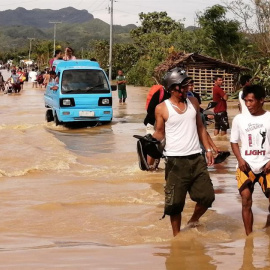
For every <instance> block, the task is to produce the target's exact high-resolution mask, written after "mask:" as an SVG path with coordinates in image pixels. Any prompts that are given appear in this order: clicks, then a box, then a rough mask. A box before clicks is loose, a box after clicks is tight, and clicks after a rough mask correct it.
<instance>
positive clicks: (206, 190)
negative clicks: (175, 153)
mask: <svg viewBox="0 0 270 270" xmlns="http://www.w3.org/2000/svg"><path fill="white" fill-rule="evenodd" d="M165 179H166V186H165V209H164V215H170V216H172V215H177V214H180V213H181V212H182V211H183V208H184V205H185V200H186V195H187V192H188V193H189V195H190V198H191V200H193V201H195V202H197V203H199V204H200V205H202V206H205V207H207V208H208V207H211V206H212V203H213V201H214V200H215V193H214V189H213V184H212V181H211V179H210V176H209V173H208V170H207V166H206V162H205V159H204V157H203V156H202V155H201V154H194V155H190V156H186V157H168V159H167V163H166V168H165Z"/></svg>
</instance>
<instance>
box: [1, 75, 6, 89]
mask: <svg viewBox="0 0 270 270" xmlns="http://www.w3.org/2000/svg"><path fill="white" fill-rule="evenodd" d="M0 90H2V91H5V80H4V77H3V75H2V73H1V72H0Z"/></svg>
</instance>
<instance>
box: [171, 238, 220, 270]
mask: <svg viewBox="0 0 270 270" xmlns="http://www.w3.org/2000/svg"><path fill="white" fill-rule="evenodd" d="M176 269H183V270H184V269H186V270H187V269H191V270H193V269H194V270H197V269H209V270H211V269H217V266H216V265H213V262H212V258H211V256H209V255H207V250H206V248H205V246H204V245H203V244H202V243H200V242H199V241H197V240H196V238H193V239H189V240H188V241H187V240H181V239H178V240H174V241H173V242H172V243H171V246H170V253H169V256H168V257H167V258H166V270H176Z"/></svg>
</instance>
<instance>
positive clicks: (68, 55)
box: [63, 47, 76, 61]
mask: <svg viewBox="0 0 270 270" xmlns="http://www.w3.org/2000/svg"><path fill="white" fill-rule="evenodd" d="M75 59H76V57H75V56H74V50H73V49H72V48H71V47H67V48H66V49H65V55H64V57H63V60H66V61H67V60H75Z"/></svg>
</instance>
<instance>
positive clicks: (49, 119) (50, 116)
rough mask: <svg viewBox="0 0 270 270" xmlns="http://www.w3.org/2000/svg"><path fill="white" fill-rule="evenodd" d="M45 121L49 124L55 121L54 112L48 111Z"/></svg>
mask: <svg viewBox="0 0 270 270" xmlns="http://www.w3.org/2000/svg"><path fill="white" fill-rule="evenodd" d="M45 120H46V121H47V122H52V121H53V120H54V118H53V113H52V110H47V111H46V115H45Z"/></svg>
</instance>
